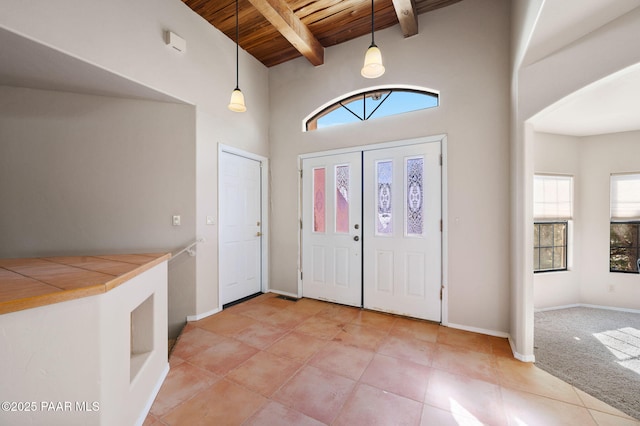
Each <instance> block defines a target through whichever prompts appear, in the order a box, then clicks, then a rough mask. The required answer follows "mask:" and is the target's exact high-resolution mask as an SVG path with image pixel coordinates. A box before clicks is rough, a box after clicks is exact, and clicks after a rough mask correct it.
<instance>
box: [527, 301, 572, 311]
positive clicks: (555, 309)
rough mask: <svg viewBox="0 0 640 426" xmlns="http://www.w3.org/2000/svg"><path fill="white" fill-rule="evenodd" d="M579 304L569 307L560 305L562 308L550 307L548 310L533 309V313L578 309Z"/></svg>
mask: <svg viewBox="0 0 640 426" xmlns="http://www.w3.org/2000/svg"><path fill="white" fill-rule="evenodd" d="M579 307H580V304H579V303H574V304H571V305H562V306H550V307H548V308H540V309H536V308H534V309H533V312H546V311H557V310H558V309H569V308H579Z"/></svg>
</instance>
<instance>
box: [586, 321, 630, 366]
mask: <svg viewBox="0 0 640 426" xmlns="http://www.w3.org/2000/svg"><path fill="white" fill-rule="evenodd" d="M593 336H594V337H595V338H596V339H598V340H599V341H600V343H602V344H603V345H604V346H605V347H606V348H607V349H608V350H609V351H610V352H611V353H612V354H613V355H615V356H616V358H618V360H619V361H618V364H620V365H621V366H623V367H625V368H628V369H629V370H631V371H633V372H635V373H636V374H638V375H640V330H638V329H635V328H633V327H624V328H619V329H617V330H607V331H603V332H602V333H594V334H593Z"/></svg>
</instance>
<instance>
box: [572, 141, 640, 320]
mask: <svg viewBox="0 0 640 426" xmlns="http://www.w3.org/2000/svg"><path fill="white" fill-rule="evenodd" d="M639 138H640V131H636V132H625V133H615V134H609V135H600V136H590V137H585V138H581V144H580V147H581V148H580V149H581V163H582V164H581V168H580V173H581V181H582V191H583V193H584V197H583V202H582V204H581V206H580V207H581V210H582V212H583V218H584V229H585V232H584V235H583V237H582V245H583V250H582V264H583V266H582V270H583V273H582V279H581V287H580V302H581V303H585V304H592V305H603V306H612V307H618V308H629V309H640V276H638V275H636V274H623V273H611V272H609V223H610V222H609V218H610V215H609V202H610V198H609V193H610V189H609V182H610V181H609V178H610V175H611V174H612V173H625V172H640V161H638V158H640V144H639V143H638V139H639ZM610 286H613V289H612V291H611V289H610Z"/></svg>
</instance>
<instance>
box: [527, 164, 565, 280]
mask: <svg viewBox="0 0 640 426" xmlns="http://www.w3.org/2000/svg"><path fill="white" fill-rule="evenodd" d="M533 196H534V200H533V217H534V221H535V222H534V224H533V271H534V272H549V271H566V270H567V269H568V266H567V263H568V261H567V259H568V241H569V238H568V234H569V224H570V222H571V219H572V217H573V177H571V176H552V175H536V176H534V180H533Z"/></svg>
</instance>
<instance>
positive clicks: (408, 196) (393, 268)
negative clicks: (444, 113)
mask: <svg viewBox="0 0 640 426" xmlns="http://www.w3.org/2000/svg"><path fill="white" fill-rule="evenodd" d="M440 153H441V144H440V142H433V143H425V144H419V145H408V146H402V147H397V148H386V149H380V150H372V151H365V153H364V180H365V183H364V223H363V225H364V228H363V230H364V253H363V258H364V307H365V308H368V309H375V310H379V311H385V312H391V313H396V314H400V315H407V316H411V317H416V318H423V319H428V320H432V321H441V306H442V304H441V300H440V289H441V286H442V230H441V219H442V197H441V192H442V181H441V180H442V177H441V166H440Z"/></svg>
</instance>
